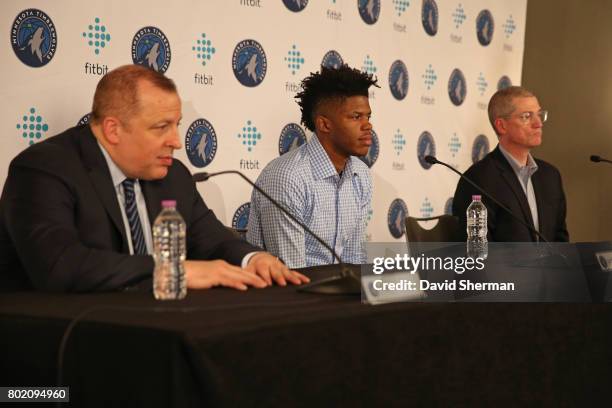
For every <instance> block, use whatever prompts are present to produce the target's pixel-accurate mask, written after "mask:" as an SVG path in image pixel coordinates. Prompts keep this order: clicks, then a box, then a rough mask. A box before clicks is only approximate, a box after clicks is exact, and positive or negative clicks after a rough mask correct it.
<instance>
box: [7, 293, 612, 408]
mask: <svg viewBox="0 0 612 408" xmlns="http://www.w3.org/2000/svg"><path fill="white" fill-rule="evenodd" d="M88 310H90V312H87V313H86V314H85V315H84V316H83V318H82V320H81V321H80V322H79V323H78V324H77V325H76V326H75V327H74V330H73V331H72V333H71V335H70V337H69V340H68V342H67V347H66V353H65V357H64V359H63V361H64V370H63V379H64V381H63V383H64V384H65V385H68V386H70V398H71V404H72V406H87V407H95V406H105V407H107V406H129V407H145V406H146V407H150V406H167V407H192V406H193V407H195V406H199V407H201V406H211V407H217V406H219V407H230V406H231V407H234V406H304V407H306V406H309V407H310V406H356V407H359V406H411V405H413V406H421V405H434V406H473V405H496V406H498V405H512V406H517V405H554V406H557V405H587V404H594V403H595V402H598V401H601V398H604V397H606V396H607V392H606V390H607V387H608V384H609V381H610V378H612V364H611V362H612V347H610V344H612V308H611V307H610V305H608V304H602V303H574V304H557V303H539V304H535V303H533V304H532V303H519V304H516V303H515V304H511V303H487V304H474V303H427V304H426V303H396V304H387V305H380V306H370V305H366V304H362V303H361V300H360V298H359V297H354V296H323V295H316V294H305V293H298V292H296V291H295V288H294V287H287V288H280V287H272V288H267V289H262V290H257V289H251V290H249V291H247V292H246V293H240V292H237V291H233V290H229V289H213V290H207V291H192V292H190V293H189V294H188V296H187V298H186V299H185V300H182V301H173V302H159V301H155V300H154V299H153V297H152V295H151V293H147V292H122V293H108V294H89V295H60V294H47V293H35V292H22V293H11V294H2V295H1V298H0V350H2V351H1V352H0V367H2V370H1V373H0V385H3V386H13V385H19V386H25V385H37V386H51V385H55V384H56V380H57V363H56V361H57V354H58V347H59V344H60V341H61V338H62V335H63V334H64V332H65V329H66V327H67V326H68V325H69V323H70V322H71V321H72V319H74V318H75V317H77V316H79V315H82V314H83V313H84V311H88ZM24 406H25V405H24ZM34 406H38V407H40V406H43V405H41V404H36V405H34Z"/></svg>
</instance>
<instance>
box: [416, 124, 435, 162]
mask: <svg viewBox="0 0 612 408" xmlns="http://www.w3.org/2000/svg"><path fill="white" fill-rule="evenodd" d="M435 155H436V145H435V143H434V140H433V137H432V136H431V133H429V132H428V131H425V132H423V133H421V136H419V141H418V142H417V157H418V159H419V163H420V164H421V167H423V168H424V169H425V170H428V169H429V168H430V167H431V164H429V163H427V162H426V161H425V156H435Z"/></svg>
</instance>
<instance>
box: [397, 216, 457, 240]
mask: <svg viewBox="0 0 612 408" xmlns="http://www.w3.org/2000/svg"><path fill="white" fill-rule="evenodd" d="M433 220H438V223H437V224H436V226H435V227H433V228H432V229H429V230H427V229H425V228H423V227H421V226H420V225H419V221H433ZM406 241H408V242H409V243H410V242H458V241H461V234H460V233H459V218H458V217H455V216H453V215H447V214H444V215H439V216H437V217H428V218H415V217H406Z"/></svg>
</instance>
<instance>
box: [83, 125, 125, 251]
mask: <svg viewBox="0 0 612 408" xmlns="http://www.w3.org/2000/svg"><path fill="white" fill-rule="evenodd" d="M79 140H80V141H81V157H82V158H83V163H84V164H85V167H86V168H87V169H88V171H89V178H90V180H91V183H92V184H93V186H94V189H95V190H96V193H97V194H98V197H99V198H100V201H101V202H102V205H103V206H104V208H105V209H106V212H107V213H108V216H109V218H110V219H111V221H112V223H113V225H114V226H115V228H117V231H118V232H119V234H120V235H121V238H122V248H121V251H122V252H124V253H128V252H129V247H128V243H127V237H126V235H125V226H124V224H123V218H122V217H121V211H120V210H119V202H118V200H117V192H116V191H115V187H114V186H113V182H112V179H111V175H110V171H109V170H108V164H106V160H105V159H104V156H103V154H102V151H101V150H100V147H99V146H98V142H97V141H96V138H95V136H94V135H93V134H92V132H91V130H90V128H89V126H87V127H86V129H85V131H84V134H83V135H82V137H81V138H80V139H79Z"/></svg>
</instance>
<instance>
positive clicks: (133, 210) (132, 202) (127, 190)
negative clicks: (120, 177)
mask: <svg viewBox="0 0 612 408" xmlns="http://www.w3.org/2000/svg"><path fill="white" fill-rule="evenodd" d="M134 181H135V180H134V179H125V180H124V181H123V183H121V184H122V185H123V193H124V195H125V215H126V216H127V219H128V223H129V224H130V232H131V233H132V247H133V248H134V255H146V254H147V244H146V242H145V239H144V234H143V232H142V225H140V217H139V216H138V208H137V207H136V193H135V192H134Z"/></svg>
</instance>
